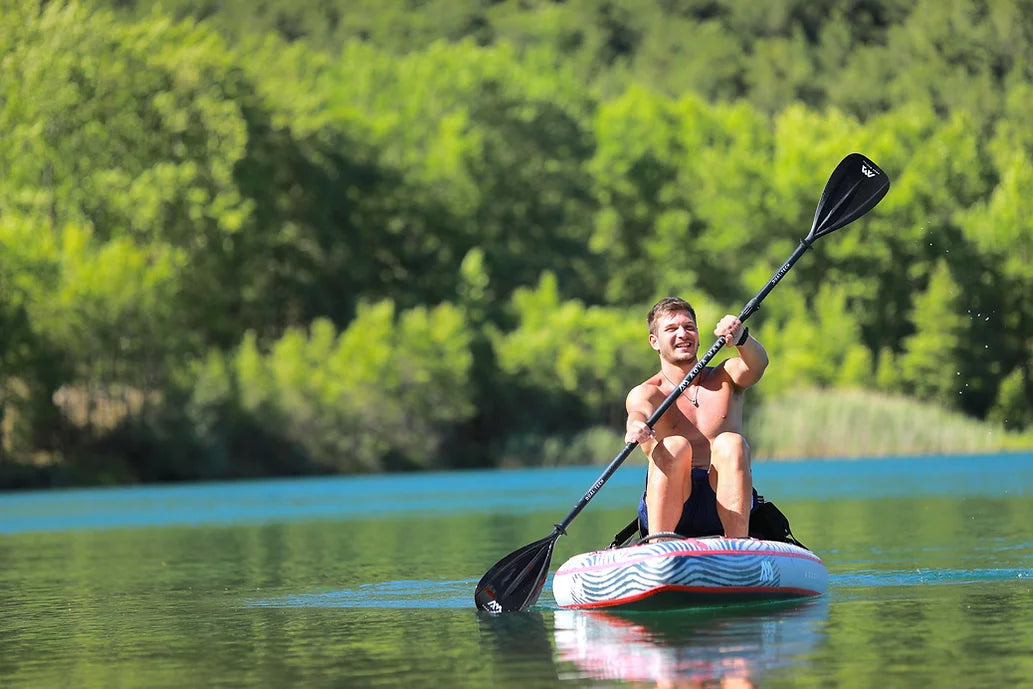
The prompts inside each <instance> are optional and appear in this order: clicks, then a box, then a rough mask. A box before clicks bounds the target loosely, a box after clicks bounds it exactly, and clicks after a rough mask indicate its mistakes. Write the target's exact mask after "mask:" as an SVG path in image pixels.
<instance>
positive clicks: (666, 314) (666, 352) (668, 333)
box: [646, 297, 699, 364]
mask: <svg viewBox="0 0 1033 689" xmlns="http://www.w3.org/2000/svg"><path fill="white" fill-rule="evenodd" d="M646 322H647V323H648V325H649V345H650V346H651V347H652V348H653V349H655V350H656V351H657V353H658V354H659V355H660V358H661V359H663V360H665V361H670V362H671V363H675V364H691V363H694V362H695V361H696V352H697V350H698V348H699V332H698V331H697V330H696V311H695V310H694V309H693V308H692V305H691V304H689V302H687V301H685V300H684V299H680V298H678V297H667V298H665V299H661V300H660V301H658V302H657V303H656V305H655V306H654V307H653V308H652V309H650V310H649V316H648V317H647V318H646Z"/></svg>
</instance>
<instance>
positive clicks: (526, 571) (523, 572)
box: [473, 531, 560, 614]
mask: <svg viewBox="0 0 1033 689" xmlns="http://www.w3.org/2000/svg"><path fill="white" fill-rule="evenodd" d="M559 536H560V533H559V532H558V531H553V532H552V533H551V534H550V535H549V536H547V537H545V538H543V539H542V540H540V541H535V542H534V543H532V544H531V545H525V546H524V547H523V548H521V549H520V550H517V551H515V552H513V553H510V554H509V555H507V556H506V557H504V558H502V559H501V560H499V561H498V562H496V563H495V566H494V567H492V568H491V569H489V570H488V571H487V573H485V575H484V576H483V577H481V581H480V583H478V584H477V590H476V591H475V592H474V596H473V599H474V602H475V603H476V604H477V607H478V608H480V609H481V610H487V611H488V612H490V613H496V614H497V613H503V612H515V611H519V610H525V609H527V608H529V607H531V606H532V605H534V602H535V601H536V600H538V594H540V593H541V592H542V586H544V585H545V579H546V578H547V577H548V576H549V562H551V561H552V549H553V548H554V547H555V546H556V539H557V538H559Z"/></svg>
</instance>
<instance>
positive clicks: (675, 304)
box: [646, 297, 696, 335]
mask: <svg viewBox="0 0 1033 689" xmlns="http://www.w3.org/2000/svg"><path fill="white" fill-rule="evenodd" d="M672 313H687V314H689V315H690V316H692V322H693V323H695V322H696V310H695V309H693V308H692V304H690V303H689V302H687V301H685V300H684V299H682V298H681V297H664V298H663V299H661V300H660V301H658V302H656V304H654V305H653V308H651V309H649V315H648V316H646V325H648V326H649V332H650V334H652V335H655V334H656V333H654V332H653V326H654V325H656V319H657V318H660V317H661V316H668V315H670V314H672Z"/></svg>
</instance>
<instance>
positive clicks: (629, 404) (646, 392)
mask: <svg viewBox="0 0 1033 689" xmlns="http://www.w3.org/2000/svg"><path fill="white" fill-rule="evenodd" d="M652 398H653V386H651V385H649V384H648V383H643V384H642V385H637V386H635V387H634V388H632V389H631V392H629V393H628V397H627V399H626V400H625V407H626V408H627V410H628V420H627V422H626V423H625V430H626V431H627V432H626V434H625V436H624V442H626V443H639V444H641V443H644V442H646V441H647V440H650V439H651V438H653V429H652V428H650V427H649V426H647V425H646V420H647V419H649V416H650V415H651V414H652V413H653V411H654V408H653V401H652Z"/></svg>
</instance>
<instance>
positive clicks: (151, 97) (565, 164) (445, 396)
mask: <svg viewBox="0 0 1033 689" xmlns="http://www.w3.org/2000/svg"><path fill="white" fill-rule="evenodd" d="M1031 51H1033V5H1031V4H1030V3H1028V2H1025V1H1022V0H1013V1H1003V2H990V1H989V0H967V1H966V0H949V1H947V2H940V1H937V2H933V1H932V0H922V1H920V2H917V3H912V2H901V1H899V0H863V1H861V0H822V1H821V2H804V1H803V0H778V1H773V2H765V3H742V2H735V1H734V0H705V1H704V0H685V1H682V2H671V1H669V0H663V1H661V0H657V1H655V2H651V1H647V0H637V1H636V0H607V1H606V2H595V1H594V0H567V1H565V2H559V1H554V0H533V1H527V0H520V1H517V0H504V1H502V2H497V1H488V0H465V1H464V2H456V1H455V0H424V1H422V2H413V3H404V4H403V3H381V2H355V1H349V2H344V1H343V0H339V1H331V2H327V1H325V0H319V1H318V2H316V1H314V0H299V1H297V2H289V3H288V2H267V3H261V4H258V5H256V4H254V3H247V2H240V1H238V0H231V1H228V2H223V3H217V4H213V3H196V2H187V1H185V0H166V2H164V3H163V5H161V6H160V7H158V8H155V7H152V6H151V3H138V2H135V1H134V0H117V1H108V2H105V1H104V0H94V1H92V2H90V1H87V0H69V1H64V2H53V1H51V2H47V1H44V0H12V1H10V2H5V3H4V11H3V12H2V13H0V62H2V66H3V69H2V70H0V129H2V130H3V131H4V133H5V136H4V143H3V145H2V146H0V252H2V260H0V333H2V334H0V482H6V483H7V484H9V485H14V484H17V483H19V482H28V483H32V482H40V481H51V482H69V481H97V480H112V481H125V480H166V479H179V478H194V477H207V478H212V477H232V476H252V475H262V474H269V473H279V474H282V473H305V472H316V471H319V472H324V471H341V472H351V471H377V470H382V469H397V468H418V467H428V466H436V467H440V466H485V465H492V464H495V463H497V462H498V461H500V457H501V454H500V452H501V451H500V449H499V448H503V447H507V446H509V447H512V446H513V443H512V442H509V441H511V440H513V439H514V438H517V439H519V438H527V437H537V438H539V439H545V438H548V437H563V438H574V437H575V436H577V434H579V433H584V432H587V431H588V430H589V429H591V428H592V427H594V426H598V425H604V424H606V425H611V426H614V425H616V426H619V425H620V419H621V414H622V409H623V395H624V392H625V391H626V390H627V389H628V388H630V387H631V386H632V385H634V384H635V383H637V382H638V381H640V380H642V379H643V378H644V377H645V376H647V375H648V374H649V373H650V372H651V369H652V368H653V367H654V366H655V360H654V359H653V358H652V357H653V356H654V355H653V354H652V352H651V350H650V349H649V348H648V345H647V343H646V332H645V325H644V315H645V313H646V311H647V310H648V308H649V306H650V305H651V304H652V303H653V302H654V301H655V300H656V299H657V298H659V297H662V296H666V295H668V294H681V295H683V296H686V297H687V298H689V299H690V300H691V301H692V302H693V303H694V304H696V305H697V311H698V313H700V314H701V324H700V326H701V332H703V333H707V332H709V327H708V326H709V321H715V322H716V320H717V318H718V317H719V316H720V315H721V314H723V313H726V312H733V313H735V312H738V310H739V308H740V307H741V305H742V303H743V302H744V300H745V299H747V298H749V297H750V296H751V295H752V294H753V293H754V292H755V291H756V290H757V289H758V288H759V287H760V286H762V285H763V284H764V282H766V280H767V279H768V278H769V277H770V275H771V273H772V271H773V270H775V269H776V268H777V267H778V266H779V265H781V263H782V262H783V261H784V259H785V258H786V257H787V256H788V254H789V253H790V252H791V251H792V249H793V247H794V246H795V245H796V242H797V241H798V240H799V238H800V237H802V236H803V235H804V234H806V230H807V228H808V227H809V226H810V221H811V217H812V216H813V213H814V206H815V204H816V202H817V197H818V195H819V194H820V191H821V189H822V187H823V185H824V182H825V180H826V178H827V176H828V174H829V173H830V172H831V170H832V169H833V168H834V167H835V165H836V164H837V163H838V162H839V160H840V159H841V158H842V157H843V156H844V155H846V154H847V153H850V152H852V151H861V152H863V153H865V154H866V155H869V156H870V157H871V158H872V159H874V160H875V161H877V162H878V163H879V164H880V166H882V167H883V168H884V169H885V170H886V171H887V172H888V173H889V175H890V177H891V178H892V180H893V189H892V191H891V193H890V194H889V196H888V197H887V198H886V199H885V200H884V201H883V202H882V204H881V205H880V206H879V207H878V209H877V210H876V212H874V213H872V214H870V216H868V217H866V218H865V219H864V220H863V221H862V223H859V225H858V226H857V227H852V228H848V229H846V230H843V231H841V232H838V233H836V234H835V235H834V236H832V237H830V238H829V239H827V240H823V243H822V245H821V248H820V251H819V252H815V254H816V255H815V256H813V257H809V258H808V260H807V261H801V262H800V264H799V265H798V266H797V267H796V268H794V270H793V273H792V275H791V276H789V277H787V279H786V280H785V282H784V284H783V285H782V286H780V287H779V294H778V295H777V298H776V297H772V298H771V299H769V300H768V301H766V302H765V308H764V309H763V310H762V311H761V312H760V313H759V314H758V315H757V316H756V324H755V325H754V323H753V322H751V328H752V329H753V330H754V332H755V333H757V334H758V336H759V337H760V338H761V339H762V341H763V342H764V343H765V345H766V346H767V347H768V350H769V353H770V354H771V358H772V361H773V362H775V365H774V366H772V367H771V368H770V369H769V373H768V375H767V377H766V379H765V380H766V384H762V385H760V386H758V388H757V389H756V395H757V396H758V397H760V398H761V399H764V398H770V397H772V396H775V395H777V394H779V393H780V392H781V391H783V390H784V389H785V387H786V386H788V385H792V384H796V385H808V386H818V387H828V388H835V387H867V388H872V389H879V390H882V391H885V392H889V393H894V394H903V395H908V396H912V397H916V398H918V399H921V400H925V401H927V402H928V403H929V404H935V405H939V406H943V407H946V408H949V409H956V410H960V411H962V412H964V413H966V414H968V415H970V416H972V417H975V418H980V419H984V418H985V419H990V420H993V421H996V422H998V423H1003V424H1005V425H1006V427H1007V428H1016V429H1018V428H1023V427H1027V426H1029V425H1030V424H1033V416H1031V415H1030V413H1029V409H1030V404H1029V401H1030V400H1031V399H1033V366H1031V361H1033V356H1031V354H1033V350H1031V349H1030V344H1029V343H1030V342H1031V341H1033V304H1031V302H1030V300H1029V299H1028V298H1027V296H1026V295H1028V294H1030V293H1033V201H1031V199H1033V193H1031V192H1033V165H1031V163H1030V160H1031V153H1033V135H1031V134H1030V131H1029V127H1028V125H1027V119H1028V113H1029V112H1030V110H1031V108H1033V74H1031V70H1033V54H1030V53H1031ZM520 442H523V441H520ZM507 443H508V445H507ZM518 444H519V443H518ZM26 477H27V478H26Z"/></svg>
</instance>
